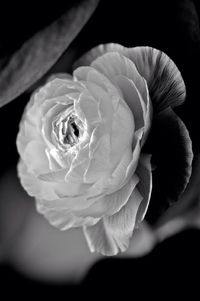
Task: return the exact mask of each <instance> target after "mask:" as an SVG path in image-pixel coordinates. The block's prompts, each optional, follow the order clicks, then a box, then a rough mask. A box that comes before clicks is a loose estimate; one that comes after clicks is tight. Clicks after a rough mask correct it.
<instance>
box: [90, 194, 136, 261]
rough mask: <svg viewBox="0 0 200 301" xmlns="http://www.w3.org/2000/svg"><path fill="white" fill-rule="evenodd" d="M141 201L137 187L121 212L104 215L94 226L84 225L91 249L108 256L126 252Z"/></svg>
mask: <svg viewBox="0 0 200 301" xmlns="http://www.w3.org/2000/svg"><path fill="white" fill-rule="evenodd" d="M141 201H142V196H141V195H140V193H139V192H138V191H137V189H135V190H134V191H133V193H132V194H131V196H130V198H129V200H128V202H127V203H126V205H124V206H123V207H122V208H121V210H120V211H119V212H117V213H116V214H114V215H112V216H109V217H104V218H103V219H101V220H100V221H99V222H98V223H97V224H95V225H94V226H90V227H87V226H84V234H85V237H86V240H87V243H88V246H89V248H90V251H91V252H95V251H96V252H99V253H101V254H103V255H108V256H112V255H116V254H117V253H118V252H119V251H121V252H124V251H125V250H126V249H127V248H128V245H129V240H130V238H131V236H132V233H133V230H134V227H135V221H136V214H137V210H138V208H139V205H140V203H141Z"/></svg>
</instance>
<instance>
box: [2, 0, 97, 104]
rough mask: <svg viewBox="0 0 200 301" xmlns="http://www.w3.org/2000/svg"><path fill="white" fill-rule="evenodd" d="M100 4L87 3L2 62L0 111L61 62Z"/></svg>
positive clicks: (70, 11)
mask: <svg viewBox="0 0 200 301" xmlns="http://www.w3.org/2000/svg"><path fill="white" fill-rule="evenodd" d="M97 3H98V0H84V1H81V2H80V3H78V4H77V5H76V6H74V7H72V8H71V9H69V10H68V11H67V12H66V13H64V14H63V15H62V16H61V17H60V18H59V19H58V20H56V21H55V22H53V23H52V24H50V25H49V26H48V27H46V28H45V29H44V30H41V31H39V32H38V33H36V34H35V35H34V36H33V37H32V38H30V39H29V40H28V41H27V42H25V43H24V44H23V45H22V47H21V48H20V49H19V50H18V51H16V52H15V53H14V54H13V55H10V57H8V58H6V62H4V64H2V61H5V58H2V61H0V66H2V69H1V70H0V107H1V106H3V105H5V104H7V103H9V102H10V101H11V100H13V99H14V98H16V97H17V96H19V95H20V94H21V93H23V92H24V91H26V90H27V89H28V88H29V87H30V86H31V85H32V84H34V83H35V82H36V81H37V80H38V79H40V78H41V77H42V76H43V75H44V74H45V73H46V72H47V71H48V70H49V69H50V68H51V67H52V66H53V65H54V63H55V62H56V61H57V60H58V58H59V57H60V56H61V55H62V54H63V52H64V51H65V50H66V49H67V47H68V46H69V44H70V43H71V42H72V41H73V39H74V38H75V37H76V36H77V34H78V33H79V32H80V30H81V29H82V28H83V26H84V25H85V23H86V22H87V21H88V19H89V18H90V16H91V15H92V13H93V11H94V9H95V8H96V6H97Z"/></svg>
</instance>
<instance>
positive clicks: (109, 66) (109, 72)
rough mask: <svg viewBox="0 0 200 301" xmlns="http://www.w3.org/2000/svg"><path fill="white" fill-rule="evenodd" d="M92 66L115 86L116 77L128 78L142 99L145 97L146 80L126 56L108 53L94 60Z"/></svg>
mask: <svg viewBox="0 0 200 301" xmlns="http://www.w3.org/2000/svg"><path fill="white" fill-rule="evenodd" d="M91 66H92V67H94V68H96V69H97V70H98V71H100V72H101V73H103V74H104V75H106V76H107V77H108V78H109V79H110V81H111V82H113V83H114V84H115V77H116V76H118V75H122V76H125V77H128V78H129V79H131V80H132V81H133V82H134V83H135V85H136V87H137V89H138V90H139V92H140V94H141V95H142V97H143V96H144V90H145V85H144V80H143V78H142V77H141V75H140V74H139V73H138V71H137V68H136V66H135V64H134V63H133V62H132V61H131V60H130V59H129V58H127V57H126V56H123V55H121V54H120V53H118V52H111V53H106V54H104V55H102V56H100V57H98V58H97V59H96V60H94V61H93V62H92V64H91Z"/></svg>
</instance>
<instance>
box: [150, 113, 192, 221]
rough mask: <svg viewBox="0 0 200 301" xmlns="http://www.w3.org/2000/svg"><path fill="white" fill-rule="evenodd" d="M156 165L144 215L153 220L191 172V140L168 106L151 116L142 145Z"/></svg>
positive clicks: (181, 190) (180, 190) (185, 182)
mask: <svg viewBox="0 0 200 301" xmlns="http://www.w3.org/2000/svg"><path fill="white" fill-rule="evenodd" d="M145 147H146V151H148V153H151V154H152V162H153V164H154V165H155V166H156V169H155V170H154V181H155V182H156V184H157V185H153V189H152V197H151V203H150V206H149V209H148V212H147V215H146V218H147V219H148V221H149V222H150V223H154V222H155V221H156V220H157V219H158V217H159V216H160V215H161V214H162V212H163V211H164V210H166V209H167V208H168V207H169V206H170V204H171V203H173V202H176V201H177V200H178V199H179V196H180V195H181V193H183V191H184V190H185V188H186V186H187V184H188V182H189V179H190V175H191V164H192V159H193V152H192V142H191V140H190V136H189V133H188V130H187V129H186V127H185V125H184V123H183V122H182V120H181V119H180V118H179V117H178V116H177V115H176V114H175V113H174V112H173V110H172V109H170V108H168V109H166V110H164V111H162V112H160V113H159V114H158V115H157V116H155V118H154V122H153V125H152V128H151V132H150V134H149V139H148V141H147V144H146V145H145Z"/></svg>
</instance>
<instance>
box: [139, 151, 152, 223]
mask: <svg viewBox="0 0 200 301" xmlns="http://www.w3.org/2000/svg"><path fill="white" fill-rule="evenodd" d="M150 160H151V156H150V155H141V156H140V160H139V163H138V167H137V170H136V174H137V175H138V177H139V183H138V185H137V189H138V190H139V192H140V193H141V195H142V196H143V200H142V202H141V204H140V207H139V209H138V213H137V216H136V226H137V225H138V223H140V222H141V221H142V220H143V219H144V217H145V214H146V212H147V209H148V206H149V201H150V197H151V191H152V172H151V163H150Z"/></svg>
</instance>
